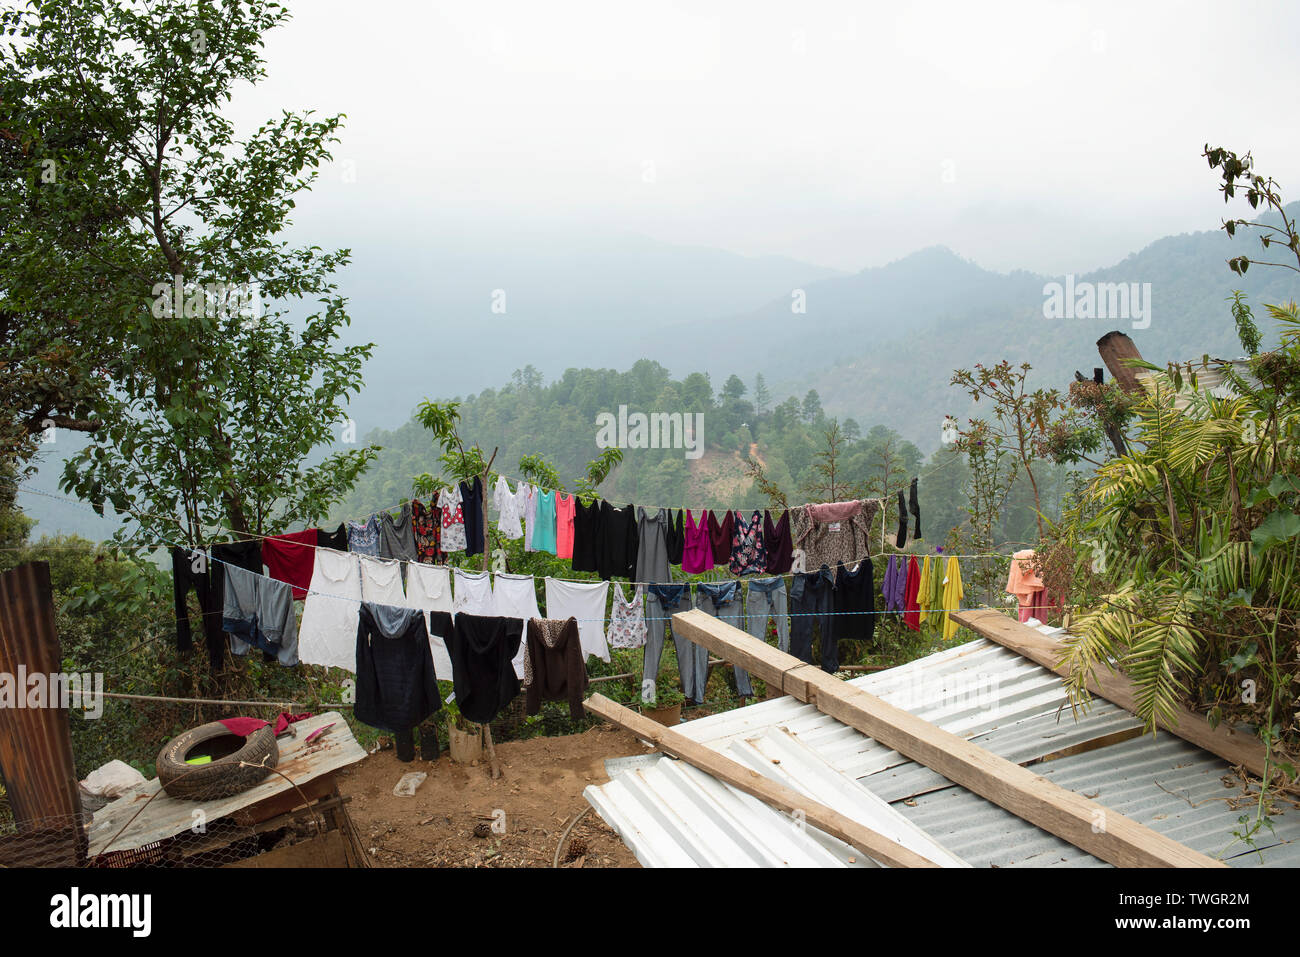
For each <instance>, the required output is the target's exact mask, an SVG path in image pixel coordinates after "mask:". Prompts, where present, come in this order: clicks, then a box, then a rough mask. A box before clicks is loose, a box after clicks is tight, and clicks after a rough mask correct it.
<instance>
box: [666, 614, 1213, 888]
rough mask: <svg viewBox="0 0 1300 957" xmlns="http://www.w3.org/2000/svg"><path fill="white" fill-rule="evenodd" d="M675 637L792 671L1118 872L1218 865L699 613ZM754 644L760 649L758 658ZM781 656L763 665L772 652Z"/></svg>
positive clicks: (845, 712) (875, 727)
mask: <svg viewBox="0 0 1300 957" xmlns="http://www.w3.org/2000/svg"><path fill="white" fill-rule="evenodd" d="M673 629H674V632H675V633H676V634H677V635H679V636H681V637H683V638H685V639H687V640H689V641H693V642H696V643H697V644H700V645H703V646H704V647H705V648H707V649H708V650H709V651H712V652H715V653H716V654H718V655H720V656H722V657H723V658H726V659H728V660H735V661H737V663H738V662H739V656H741V655H744V656H745V660H746V661H747V662H748V664H746V666H745V667H747V668H751V670H752V672H753V673H754V674H756V675H758V677H760V678H762V679H763V680H764V681H781V680H783V676H785V675H791V674H796V673H797V674H798V685H799V686H800V687H801V688H802V689H803V690H804V691H805V692H806V693H807V697H802V696H801V695H800V694H798V693H797V692H795V691H789V689H788V688H787V691H789V693H791V694H795V695H796V697H800V698H801V700H804V701H808V702H810V703H812V704H814V705H816V707H817V709H818V710H819V711H821V712H822V713H824V714H827V715H830V716H831V717H833V718H835V719H836V720H838V721H840V722H842V723H843V724H846V725H848V726H849V727H852V728H856V729H857V730H858V731H861V732H862V733H863V734H866V735H869V736H870V737H872V738H875V739H876V740H877V741H879V742H880V743H881V744H883V745H885V746H886V747H890V748H893V749H894V750H896V751H898V752H899V753H900V754H902V755H904V756H905V757H908V758H911V759H912V760H913V761H917V762H919V763H920V764H924V765H925V766H926V767H928V768H931V769H933V770H935V771H937V772H939V773H940V774H942V775H943V776H944V777H946V778H947V779H948V780H950V781H952V782H953V783H954V784H959V785H961V786H962V787H964V788H967V789H968V790H970V791H973V792H974V793H976V794H978V795H980V796H981V797H984V798H987V799H988V800H990V801H992V802H993V803H994V804H997V805H998V806H999V807H1002V808H1005V809H1006V810H1008V811H1010V812H1011V813H1012V814H1015V815H1016V816H1017V817H1020V818H1023V819H1024V820H1026V821H1029V822H1030V823H1031V824H1034V825H1036V826H1038V827H1040V828H1042V829H1043V830H1045V831H1048V832H1049V833H1051V834H1055V835H1056V836H1057V837H1060V838H1062V839H1063V840H1066V841H1069V842H1070V843H1071V844H1073V845H1074V846H1076V847H1079V848H1082V849H1083V850H1085V851H1087V852H1088V853H1089V854H1092V855H1094V856H1095V857H1099V858H1101V859H1102V860H1104V861H1108V862H1109V863H1111V864H1114V865H1116V866H1118V867H1224V866H1226V865H1224V864H1223V863H1222V862H1220V861H1216V860H1214V859H1213V858H1210V857H1207V856H1206V855H1204V854H1201V853H1199V852H1198V851H1194V850H1192V849H1191V848H1189V847H1186V846H1185V845H1183V844H1180V843H1178V842H1177V841H1174V840H1171V839H1170V838H1167V837H1164V836H1163V835H1161V834H1158V833H1157V832H1155V831H1153V830H1151V829H1150V828H1149V827H1146V826H1144V825H1142V824H1139V823H1137V822H1136V821H1133V820H1131V819H1129V818H1127V817H1125V816H1124V815H1122V814H1120V813H1118V812H1117V811H1113V810H1110V809H1109V808H1106V807H1104V806H1103V805H1101V804H1098V803H1097V802H1095V801H1091V800H1089V799H1088V798H1085V797H1083V796H1082V795H1080V794H1076V793H1074V792H1073V791H1067V790H1066V789H1065V788H1062V787H1060V786H1059V785H1056V784H1053V783H1052V782H1051V781H1048V780H1047V779H1046V778H1043V777H1041V776H1040V775H1037V774H1035V773H1034V772H1033V771H1031V770H1030V769H1028V768H1022V767H1021V766H1020V765H1018V764H1014V763H1012V762H1011V761H1008V760H1006V759H1005V758H1003V757H1000V756H998V755H996V754H994V753H992V752H991V751H988V750H986V749H984V748H981V747H979V746H978V745H975V744H972V743H971V742H969V741H966V740H964V739H963V738H959V737H957V736H956V735H955V734H952V733H950V732H948V731H945V730H943V729H942V728H940V727H938V726H936V725H934V724H931V723H930V722H929V721H925V720H924V719H922V718H918V717H916V716H915V715H913V714H910V713H909V712H907V711H904V710H903V709H901V708H896V707H894V706H893V705H891V704H889V703H887V702H885V701H883V700H881V699H880V698H877V697H876V696H875V695H872V694H869V693H868V692H866V691H863V690H862V689H860V688H856V687H854V686H853V685H850V684H846V683H845V682H843V681H841V680H840V679H839V678H836V677H835V676H834V675H830V674H826V673H825V672H823V671H821V670H820V669H816V670H815V672H816V673H814V669H809V668H804V669H798V670H797V671H796V668H795V664H796V663H797V662H798V659H796V658H794V657H793V656H791V655H786V654H784V653H783V652H780V651H777V650H776V649H774V648H772V647H771V646H770V645H766V643H765V642H760V641H759V640H758V639H756V638H754V637H752V636H750V635H748V634H746V633H745V632H743V631H741V630H740V629H739V628H736V627H734V626H732V625H729V624H727V623H726V622H724V621H720V620H718V619H716V618H714V617H712V616H711V615H706V614H705V613H704V612H702V611H699V610H692V611H686V612H679V613H678V614H676V615H673ZM754 645H764V646H765V647H766V648H767V651H764V652H762V653H760V652H759V651H758V649H756V648H754V647H753V646H754ZM769 652H771V653H775V654H776V655H778V656H780V658H781V659H783V660H777V661H776V662H775V665H774V666H773V665H769V664H768V663H769V662H771V661H772V660H773V659H772V654H769Z"/></svg>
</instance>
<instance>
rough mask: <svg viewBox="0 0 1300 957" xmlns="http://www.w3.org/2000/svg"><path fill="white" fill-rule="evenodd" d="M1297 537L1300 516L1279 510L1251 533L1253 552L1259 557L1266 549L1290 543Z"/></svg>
mask: <svg viewBox="0 0 1300 957" xmlns="http://www.w3.org/2000/svg"><path fill="white" fill-rule="evenodd" d="M1297 535H1300V515H1296V514H1295V513H1294V512H1292V511H1291V510H1290V509H1279V510H1278V511H1276V512H1274V513H1273V514H1271V515H1270V516H1268V518H1266V519H1264V521H1262V522H1260V523H1259V526H1258V527H1257V528H1256V529H1255V530H1254V531H1253V532H1251V533H1250V540H1251V542H1252V543H1254V548H1253V551H1254V553H1255V555H1256V557H1258V556H1259V554H1260V553H1261V552H1263V551H1264V549H1266V548H1268V547H1270V546H1272V545H1277V544H1279V543H1281V542H1286V541H1289V540H1290V539H1292V538H1295V537H1296V536H1297Z"/></svg>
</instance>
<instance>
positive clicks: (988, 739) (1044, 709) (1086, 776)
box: [588, 627, 1300, 867]
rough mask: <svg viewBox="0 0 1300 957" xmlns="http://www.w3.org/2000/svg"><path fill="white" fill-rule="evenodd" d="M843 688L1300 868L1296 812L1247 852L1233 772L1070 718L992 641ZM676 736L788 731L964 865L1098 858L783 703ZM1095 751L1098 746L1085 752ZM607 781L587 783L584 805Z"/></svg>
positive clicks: (1096, 712) (1199, 838)
mask: <svg viewBox="0 0 1300 957" xmlns="http://www.w3.org/2000/svg"><path fill="white" fill-rule="evenodd" d="M1040 630H1041V631H1043V632H1044V633H1047V634H1056V633H1058V632H1059V629H1049V628H1045V627H1044V628H1041V629H1040ZM851 683H852V684H854V685H856V686H858V687H861V688H863V689H864V690H866V691H869V692H871V693H872V694H875V695H878V696H879V697H881V698H883V699H884V700H886V701H888V702H889V703H891V704H894V705H896V706H898V707H902V708H904V709H906V710H907V711H909V712H911V713H913V714H916V715H917V716H918V717H922V718H925V719H926V720H929V721H932V722H934V723H935V724H937V725H939V726H940V727H942V728H945V729H946V730H948V731H951V732H952V733H954V734H958V735H960V736H962V737H965V738H968V739H970V740H971V741H973V742H974V743H976V744H979V745H980V746H982V747H985V748H988V749H989V750H990V751H992V752H994V753H996V754H999V755H1001V756H1003V757H1005V758H1007V759H1008V760H1012V761H1015V762H1017V763H1021V764H1031V763H1032V764H1034V766H1035V768H1034V769H1035V771H1037V772H1038V773H1040V774H1042V775H1043V776H1044V777H1046V778H1048V779H1049V780H1053V781H1055V782H1056V783H1058V784H1060V785H1061V786H1063V787H1066V788H1068V789H1069V790H1073V791H1076V792H1079V793H1082V794H1085V795H1088V796H1090V797H1095V798H1096V799H1097V800H1098V801H1099V802H1100V803H1102V804H1104V805H1105V806H1106V807H1108V808H1110V809H1111V810H1113V811H1116V812H1118V813H1120V814H1124V815H1126V816H1128V817H1131V818H1133V819H1134V820H1137V821H1139V822H1141V823H1143V824H1146V825H1148V826H1149V827H1151V828H1153V829H1154V830H1156V831H1159V832H1161V833H1165V834H1168V835H1169V836H1170V837H1172V838H1174V839H1175V840H1178V841H1181V842H1183V843H1184V844H1187V845H1188V846H1189V847H1192V848H1194V849H1195V850H1198V851H1201V852H1202V853H1205V854H1208V855H1210V856H1214V857H1219V856H1222V857H1223V859H1224V860H1225V861H1227V863H1229V864H1232V865H1234V866H1252V865H1257V864H1261V863H1267V864H1273V865H1278V864H1281V865H1297V864H1300V810H1296V809H1294V808H1292V809H1290V810H1289V812H1288V811H1287V810H1286V806H1285V805H1283V806H1282V807H1279V808H1278V810H1279V811H1280V812H1281V813H1279V814H1277V815H1275V816H1274V818H1273V830H1272V831H1271V832H1270V831H1267V830H1266V831H1265V832H1264V833H1263V834H1261V835H1259V836H1257V837H1256V845H1257V847H1256V849H1255V850H1252V849H1251V847H1249V846H1248V845H1246V844H1243V843H1242V842H1241V841H1240V840H1238V839H1236V838H1235V837H1234V835H1233V832H1234V830H1239V829H1240V825H1239V824H1238V817H1239V816H1240V815H1241V814H1243V813H1247V812H1246V811H1244V810H1241V809H1238V808H1237V807H1236V806H1235V805H1236V804H1237V802H1238V801H1239V800H1240V798H1241V790H1240V788H1237V789H1236V790H1231V791H1230V790H1228V789H1227V788H1225V787H1224V784H1223V781H1222V780H1221V779H1222V778H1223V777H1224V776H1225V775H1226V774H1227V773H1228V770H1229V769H1228V766H1227V764H1226V763H1225V762H1224V761H1222V760H1221V759H1219V758H1217V757H1216V756H1214V755H1212V754H1210V753H1209V752H1206V751H1203V750H1201V749H1199V748H1197V747H1195V746H1193V745H1191V744H1189V743H1187V742H1185V741H1183V740H1181V739H1179V738H1176V737H1173V736H1171V735H1166V734H1161V735H1160V736H1159V737H1158V738H1154V739H1153V738H1152V737H1151V736H1149V735H1146V736H1143V735H1141V734H1140V725H1139V723H1138V721H1137V719H1136V718H1134V717H1133V716H1132V715H1131V714H1129V713H1128V712H1126V711H1124V710H1123V709H1121V708H1118V707H1117V706H1115V705H1113V704H1111V703H1109V702H1106V701H1104V700H1101V699H1095V701H1094V703H1093V706H1092V707H1091V708H1090V709H1089V710H1088V711H1087V712H1086V713H1077V714H1076V713H1075V712H1073V711H1071V709H1070V707H1069V703H1068V696H1067V695H1066V692H1065V689H1064V687H1063V686H1062V683H1061V680H1060V678H1059V677H1057V676H1056V675H1054V674H1052V672H1050V671H1048V670H1047V669H1045V668H1042V667H1040V666H1038V665H1036V664H1034V663H1032V662H1029V661H1027V660H1026V659H1024V658H1022V657H1020V656H1019V655H1017V654H1015V653H1014V652H1012V651H1009V650H1008V649H1005V648H1003V647H1001V646H1000V645H997V644H994V643H992V642H988V641H985V640H983V639H980V640H977V641H972V642H969V643H967V644H964V645H960V646H957V647H954V648H949V649H945V650H943V651H941V652H938V653H936V654H933V655H930V656H928V657H925V658H920V659H917V660H916V661H912V662H909V663H907V664H905V665H902V666H900V667H897V668H892V669H889V670H887V671H881V672H877V673H874V674H870V675H865V676H862V677H859V678H855V679H853V680H852V681H851ZM677 730H679V731H680V732H681V733H683V734H685V735H686V736H687V737H689V738H691V739H693V740H695V741H699V742H701V743H704V744H707V745H708V746H710V747H712V748H715V749H717V750H720V751H729V752H730V753H731V754H732V755H733V756H736V757H738V758H740V759H743V760H746V761H747V762H748V763H750V764H751V766H754V754H755V753H757V754H760V755H761V754H763V753H764V749H765V748H767V749H769V750H770V749H771V748H773V747H774V745H773V744H772V742H773V741H779V740H780V739H779V738H776V737H774V736H773V732H778V733H780V734H782V735H788V736H790V737H791V738H792V740H794V741H797V742H799V743H800V744H801V745H803V746H804V747H805V748H807V749H809V750H810V751H811V752H812V753H813V754H814V755H815V756H816V758H817V760H818V761H819V762H821V763H822V764H824V765H825V766H826V767H828V768H830V769H834V770H835V771H839V772H842V773H843V774H845V775H848V776H849V777H850V778H853V779H856V780H857V782H858V783H859V784H860V785H861V786H863V787H865V788H867V789H868V790H870V791H871V792H872V793H873V794H875V795H876V796H878V797H879V798H881V799H883V800H885V801H888V802H891V806H892V807H894V808H895V809H897V810H898V811H899V812H900V813H901V814H902V815H903V816H904V817H905V818H906V819H907V820H908V821H910V822H912V823H913V824H915V825H916V826H917V827H918V828H920V830H921V831H923V832H924V833H925V834H926V835H927V836H928V838H929V839H931V840H932V841H933V842H935V843H937V844H938V845H939V846H941V847H942V848H944V849H946V851H947V852H950V853H951V854H952V855H955V856H956V857H957V858H959V859H961V860H964V861H965V862H967V863H969V864H970V865H973V866H977V867H978V866H998V867H1012V866H1104V864H1103V862H1102V861H1100V860H1098V859H1097V858H1094V857H1093V856H1092V855H1090V854H1088V853H1086V852H1084V851H1081V850H1079V849H1078V848H1076V847H1074V846H1073V845H1071V844H1069V843H1067V842H1065V841H1063V840H1061V839H1059V838H1057V837H1055V836H1053V835H1051V834H1049V833H1047V832H1045V831H1043V830H1041V829H1039V828H1038V827H1036V826H1034V825H1032V824H1030V823H1028V822H1026V821H1024V820H1022V819H1021V818H1018V817H1016V816H1015V815H1014V814H1011V813H1010V812H1008V811H1006V810H1004V809H1002V808H1000V807H998V806H997V805H995V804H993V803H991V802H989V801H987V800H985V799H984V798H982V797H980V796H979V795H977V794H974V793H973V792H971V791H968V790H966V789H965V788H962V787H958V786H956V785H953V784H952V783H951V782H950V781H948V780H947V779H946V778H944V777H942V776H941V775H939V774H937V773H936V772H934V771H931V770H930V769H929V768H926V767H924V766H923V765H920V764H918V763H916V762H914V761H910V760H908V759H906V758H904V757H903V756H902V755H900V754H899V753H898V752H896V751H893V750H892V749H890V748H886V747H884V746H883V745H881V744H879V743H878V742H876V741H874V740H873V739H871V738H869V737H867V736H866V735H863V734H861V733H860V732H858V731H856V730H855V729H853V728H850V727H848V726H847V725H844V724H842V723H840V722H839V721H837V720H835V719H833V718H830V717H828V716H827V715H824V714H822V713H821V712H819V711H818V710H817V709H816V707H815V706H814V705H809V704H804V703H802V702H799V701H796V700H795V699H793V698H790V697H783V698H777V699H773V700H770V701H764V702H760V703H758V704H754V705H750V706H748V707H745V708H738V709H735V710H733V711H728V712H724V713H722V714H717V715H711V716H708V717H705V718H700V719H697V720H695V721H691V722H688V723H686V724H684V725H680V726H679V727H678V729H677ZM1099 745H1104V746H1099ZM1091 746H1096V749H1095V750H1087V749H1088V748H1089V747H1091ZM1072 749H1078V751H1079V752H1080V753H1075V752H1074V750H1072ZM672 763H673V764H674V765H678V764H681V762H672ZM691 770H692V771H694V772H695V774H697V775H701V776H702V777H705V778H708V775H703V774H702V772H698V771H695V769H691ZM788 770H789V772H790V773H789V774H788V775H786V780H785V781H784V783H786V784H788V785H790V786H792V787H796V789H801V790H803V791H804V792H805V793H809V794H811V795H813V796H816V797H818V799H819V800H822V802H823V803H829V801H828V800H827V798H828V797H831V796H832V795H834V794H835V793H836V792H837V789H836V788H834V787H831V786H830V784H829V783H828V782H827V781H826V780H820V779H818V777H817V772H816V771H815V769H814V768H812V767H811V766H810V765H809V763H808V762H806V761H805V762H797V763H796V766H795V767H792V768H790V769H788ZM709 780H712V779H711V778H710V779H709ZM713 783H714V784H715V785H717V786H719V787H720V786H721V785H718V783H717V782H716V781H715V782H713ZM610 787H611V785H605V786H603V787H600V788H588V794H589V799H592V796H593V794H595V795H599V792H601V791H603V790H604V789H606V788H610ZM750 800H751V801H753V800H754V799H750ZM592 803H593V804H596V803H597V801H596V799H592ZM597 806H598V809H599V805H597ZM623 810H624V811H626V808H624V809H623ZM766 810H767V811H768V812H770V813H775V812H771V809H770V808H766ZM841 810H842V809H841ZM602 816H604V812H602ZM781 817H783V816H780V815H778V818H781ZM606 819H607V820H609V818H608V817H606ZM785 820H787V821H788V819H785ZM611 823H613V822H612V821H611ZM767 823H768V824H769V825H770V821H769V822H767ZM615 826H616V827H617V825H615ZM656 836H657V837H659V836H662V835H656ZM678 836H679V837H681V832H679V835H678ZM687 839H688V840H689V838H687ZM634 850H635V848H634ZM638 856H639V855H638ZM643 863H647V862H646V861H644V860H643ZM805 863H810V862H805Z"/></svg>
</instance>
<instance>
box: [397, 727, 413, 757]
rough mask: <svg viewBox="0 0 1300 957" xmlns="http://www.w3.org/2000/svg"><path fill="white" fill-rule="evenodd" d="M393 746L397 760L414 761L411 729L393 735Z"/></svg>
mask: <svg viewBox="0 0 1300 957" xmlns="http://www.w3.org/2000/svg"><path fill="white" fill-rule="evenodd" d="M393 745H394V747H395V748H396V749H397V760H399V761H402V762H407V761H414V760H415V732H414V731H413V730H412V729H411V728H407V729H406V730H405V731H399V732H398V733H397V734H395V735H393Z"/></svg>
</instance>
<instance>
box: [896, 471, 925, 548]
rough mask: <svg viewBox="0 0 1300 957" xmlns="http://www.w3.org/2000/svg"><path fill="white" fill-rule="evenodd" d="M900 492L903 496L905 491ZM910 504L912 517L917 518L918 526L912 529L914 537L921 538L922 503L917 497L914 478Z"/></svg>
mask: <svg viewBox="0 0 1300 957" xmlns="http://www.w3.org/2000/svg"><path fill="white" fill-rule="evenodd" d="M898 494H899V496H900V497H901V496H902V494H903V493H902V492H899V493H898ZM908 506H909V507H910V508H911V510H912V517H913V518H915V519H916V527H915V528H914V529H912V537H913V538H920V537H921V503H920V502H918V501H917V498H916V479H912V492H911V495H910V497H909V500H908Z"/></svg>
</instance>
